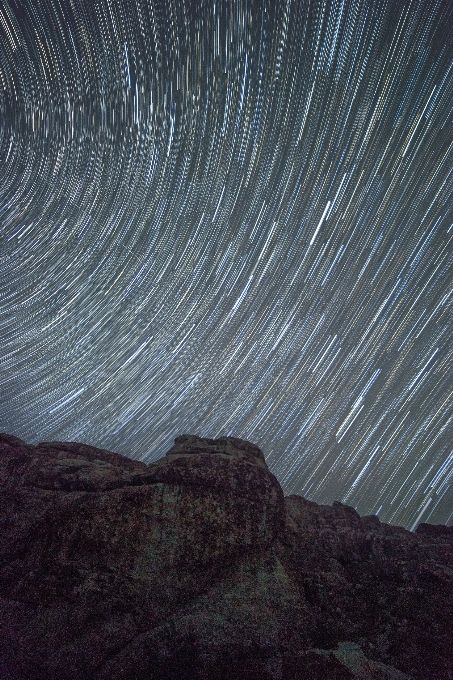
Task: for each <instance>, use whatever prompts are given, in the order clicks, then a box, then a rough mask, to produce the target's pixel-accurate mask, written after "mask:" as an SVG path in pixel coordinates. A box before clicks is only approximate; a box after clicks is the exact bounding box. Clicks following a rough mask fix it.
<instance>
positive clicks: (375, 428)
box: [0, 0, 453, 529]
mask: <svg viewBox="0 0 453 680" xmlns="http://www.w3.org/2000/svg"><path fill="white" fill-rule="evenodd" d="M0 77H1V90H0V431H3V432H8V433H10V434H14V435H16V436H18V437H20V438H22V439H24V440H26V441H28V442H30V443H37V442H39V441H50V440H62V441H78V442H84V443H87V444H91V445H94V446H99V447H101V448H106V449H109V450H112V451H117V452H120V453H123V454H125V455H127V456H130V457H132V458H137V459H140V460H143V461H145V462H151V461H154V460H157V459H158V458H160V457H161V456H163V455H164V454H165V452H166V451H167V450H168V449H169V448H170V446H171V445H172V444H173V440H174V438H175V437H177V436H179V435H181V434H184V433H190V434H198V435H200V436H203V437H213V438H215V437H220V436H234V437H240V438H242V439H247V440H249V441H251V442H254V443H256V444H258V445H259V446H260V447H261V448H262V449H263V451H264V454H265V456H266V460H267V463H268V465H269V468H270V470H271V471H272V472H273V473H274V474H275V475H276V477H277V478H278V480H279V481H280V483H281V485H282V487H283V490H284V493H285V495H288V494H291V493H297V494H300V495H303V496H305V497H306V498H309V499H311V500H314V501H316V502H318V503H329V504H331V503H332V502H333V501H334V500H338V501H341V502H343V503H346V504H348V505H352V506H354V507H355V508H356V509H357V510H358V512H359V513H360V514H362V515H365V514H378V515H379V517H380V519H381V520H382V521H385V522H390V523H392V524H400V525H403V526H405V527H407V528H409V529H412V528H413V526H415V524H416V523H418V522H420V521H428V522H430V523H433V524H440V523H442V524H445V523H449V524H451V523H453V487H452V484H453V450H452V448H453V444H452V442H453V437H452V431H453V370H452V366H453V348H452V327H453V295H452V293H453V268H452V261H453V3H452V2H450V1H438V0H429V1H424V2H422V1H420V0H406V1H404V2H403V1H401V0H281V1H279V0H261V1H259V0H252V1H248V0H239V1H232V0H228V1H227V0H209V2H208V1H205V0H190V1H189V0H22V1H21V2H19V0H0Z"/></svg>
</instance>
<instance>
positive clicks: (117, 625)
mask: <svg viewBox="0 0 453 680" xmlns="http://www.w3.org/2000/svg"><path fill="white" fill-rule="evenodd" d="M0 522H1V524H0V639H1V640H2V642H3V644H2V645H1V646H0V677H1V678H2V680H57V679H58V680H74V679H75V678H77V680H107V679H108V680H154V679H155V680H165V679H168V680H170V679H175V680H176V678H178V680H179V679H180V678H186V679H187V680H236V679H238V678H241V679H244V680H258V678H259V680H305V679H307V680H308V679H310V680H333V679H335V678H342V679H353V678H355V679H357V680H373V679H374V680H377V679H382V680H384V679H389V680H390V679H392V678H394V679H395V680H396V679H399V680H444V679H445V680H453V617H452V612H453V527H443V526H433V525H429V524H420V525H419V526H418V527H417V530H416V532H415V533H412V532H410V531H407V530H406V529H404V528H403V527H397V526H392V525H388V524H385V523H382V522H380V520H379V518H378V517H377V516H373V515H371V516H367V517H360V515H359V514H358V513H357V512H356V511H355V509H354V508H352V507H350V506H347V505H344V504H342V503H339V502H334V503H333V505H332V506H327V505H318V504H316V503H314V502H312V501H309V500H307V499H304V498H302V497H301V496H297V495H291V496H288V497H284V495H283V491H282V489H281V487H280V484H279V483H278V480H277V479H276V478H275V476H274V475H273V474H272V473H271V472H270V471H269V469H268V467H267V464H266V461H265V457H264V454H263V452H262V451H261V449H260V448H259V447H258V446H256V445H255V444H252V443H251V442H247V441H244V440H241V439H237V438H234V437H220V438H218V439H209V438H203V437H199V436H197V435H190V434H184V435H181V436H179V437H177V438H176V439H175V444H174V446H173V447H171V449H170V450H169V451H168V452H167V454H166V455H165V456H164V457H163V458H161V459H160V460H158V461H156V462H153V463H151V464H149V465H146V464H145V463H143V462H140V461H137V460H132V459H130V458H127V457H126V456H123V455H121V454H118V453H113V452H111V451H105V450H103V449H99V448H96V447H93V446H88V445H86V444H80V443H77V442H42V443H40V444H38V445H36V446H33V445H31V444H27V443H25V442H23V441H21V440H20V439H18V438H17V437H14V436H13V435H9V434H0Z"/></svg>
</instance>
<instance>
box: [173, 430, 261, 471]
mask: <svg viewBox="0 0 453 680" xmlns="http://www.w3.org/2000/svg"><path fill="white" fill-rule="evenodd" d="M204 453H206V454H219V455H221V456H230V457H232V458H234V459H239V458H242V459H244V460H246V461H248V462H249V463H253V464H255V465H260V466H261V467H264V468H265V469H266V470H267V464H266V460H265V458H264V454H263V452H262V451H261V449H260V448H259V447H258V446H256V444H252V443H251V442H248V441H246V440H245V439H238V438H237V437H220V438H219V439H208V438H206V437H199V436H198V435H195V434H183V435H180V436H179V437H176V439H175V443H174V446H172V448H171V449H170V450H169V451H168V452H167V454H166V457H167V456H168V457H170V458H171V459H175V458H177V457H179V456H184V455H194V454H204Z"/></svg>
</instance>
